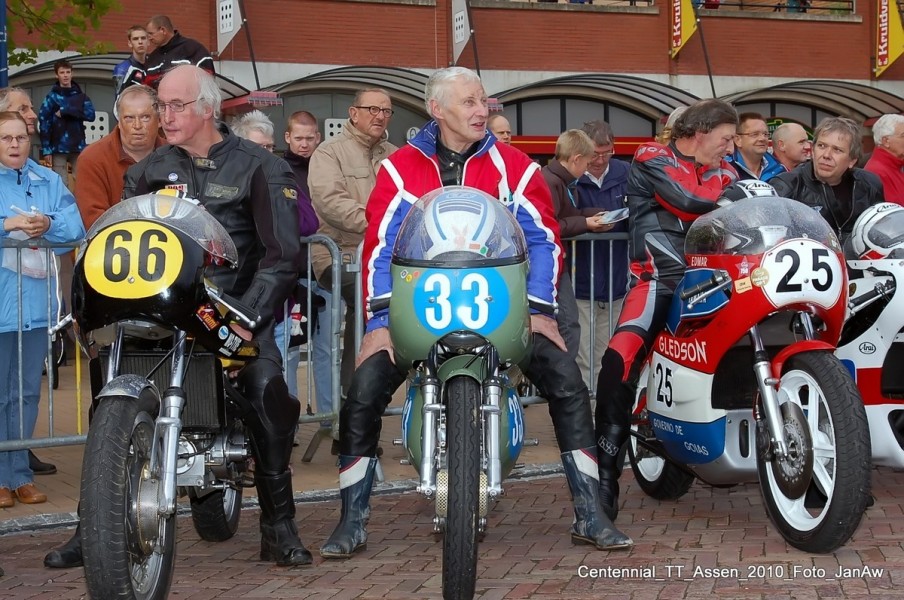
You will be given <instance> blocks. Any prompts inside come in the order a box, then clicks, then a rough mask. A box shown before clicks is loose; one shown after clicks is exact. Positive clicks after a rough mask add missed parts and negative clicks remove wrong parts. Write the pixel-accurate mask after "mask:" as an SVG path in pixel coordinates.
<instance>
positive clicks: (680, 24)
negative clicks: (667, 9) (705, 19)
mask: <svg viewBox="0 0 904 600" xmlns="http://www.w3.org/2000/svg"><path fill="white" fill-rule="evenodd" d="M671 1H672V33H671V36H670V40H671V42H670V43H669V56H671V57H672V58H675V57H676V56H678V53H679V52H681V49H682V48H683V47H684V45H685V44H686V43H687V41H688V40H689V39H691V36H692V35H694V33H695V32H696V31H697V15H695V14H694V6H693V5H692V4H691V0H671Z"/></svg>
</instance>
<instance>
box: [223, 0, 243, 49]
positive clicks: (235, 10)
mask: <svg viewBox="0 0 904 600" xmlns="http://www.w3.org/2000/svg"><path fill="white" fill-rule="evenodd" d="M241 28H242V10H241V7H240V6H239V2H238V0H218V2H217V54H222V53H223V50H225V49H226V46H228V45H229V42H231V41H232V38H234V37H235V34H237V33H238V32H239V29H241Z"/></svg>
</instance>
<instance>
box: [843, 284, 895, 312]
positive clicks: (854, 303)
mask: <svg viewBox="0 0 904 600" xmlns="http://www.w3.org/2000/svg"><path fill="white" fill-rule="evenodd" d="M894 291H895V282H894V280H891V281H889V282H888V283H885V284H882V283H877V284H876V285H875V286H874V287H873V289H871V290H870V291H868V292H866V293H865V294H863V295H862V296H859V297H857V298H851V299H850V300H849V301H848V307H849V308H850V309H851V310H855V309H858V308H861V307H863V306H864V305H866V304H869V303H870V302H872V301H873V300H875V299H876V298H879V297H880V296H882V297H884V296H888V295H889V294H892V293H894Z"/></svg>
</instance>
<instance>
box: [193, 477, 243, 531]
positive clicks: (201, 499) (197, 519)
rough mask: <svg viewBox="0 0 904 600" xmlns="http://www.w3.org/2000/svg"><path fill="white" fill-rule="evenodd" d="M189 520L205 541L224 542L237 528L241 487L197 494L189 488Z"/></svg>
mask: <svg viewBox="0 0 904 600" xmlns="http://www.w3.org/2000/svg"><path fill="white" fill-rule="evenodd" d="M188 499H189V502H190V503H191V520H192V523H194V525H195V531H197V532H198V535H199V536H200V537H201V539H202V540H204V541H207V542H225V541H226V540H228V539H230V538H232V536H234V535H235V532H236V531H238V529H239V517H240V516H241V514H242V489H241V488H232V487H230V488H226V489H225V490H216V491H213V492H210V493H208V494H204V495H203V496H199V495H198V494H197V493H196V492H195V491H194V489H190V490H189V495H188Z"/></svg>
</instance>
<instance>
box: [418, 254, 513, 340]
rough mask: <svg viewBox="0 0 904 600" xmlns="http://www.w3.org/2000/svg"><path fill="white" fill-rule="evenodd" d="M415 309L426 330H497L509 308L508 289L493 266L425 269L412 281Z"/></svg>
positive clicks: (480, 331)
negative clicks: (488, 267) (484, 267)
mask: <svg viewBox="0 0 904 600" xmlns="http://www.w3.org/2000/svg"><path fill="white" fill-rule="evenodd" d="M412 300H413V302H414V312H415V314H416V315H417V318H418V320H419V321H420V322H421V324H422V325H423V326H424V327H426V328H427V329H428V330H429V331H431V332H433V333H434V334H437V335H442V334H444V333H448V332H450V331H458V330H462V329H467V330H470V331H476V332H478V333H480V334H482V335H485V334H488V333H489V332H492V331H494V330H496V329H497V328H498V327H499V326H500V325H502V323H503V322H504V321H505V318H506V316H507V315H508V310H509V290H508V286H507V285H506V283H505V280H504V279H503V277H502V276H501V275H500V274H499V273H498V272H496V271H493V270H492V269H428V270H426V271H425V272H424V273H423V274H422V275H421V277H420V278H419V279H418V281H417V283H416V284H415V289H414V294H413V297H412Z"/></svg>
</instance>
